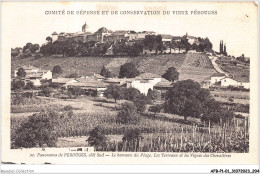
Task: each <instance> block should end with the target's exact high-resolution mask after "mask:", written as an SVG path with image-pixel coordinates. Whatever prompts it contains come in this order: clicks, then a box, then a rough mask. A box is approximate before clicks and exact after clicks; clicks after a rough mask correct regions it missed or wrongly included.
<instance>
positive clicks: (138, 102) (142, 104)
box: [134, 94, 147, 113]
mask: <svg viewBox="0 0 260 174" xmlns="http://www.w3.org/2000/svg"><path fill="white" fill-rule="evenodd" d="M134 104H135V106H136V108H137V111H138V112H140V113H144V112H145V110H146V105H147V97H146V96H145V95H143V94H140V95H138V96H137V97H136V99H135V100H134Z"/></svg>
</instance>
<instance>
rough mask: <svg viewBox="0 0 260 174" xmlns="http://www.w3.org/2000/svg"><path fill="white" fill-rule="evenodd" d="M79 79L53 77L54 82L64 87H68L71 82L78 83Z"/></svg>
mask: <svg viewBox="0 0 260 174" xmlns="http://www.w3.org/2000/svg"><path fill="white" fill-rule="evenodd" d="M76 82H78V80H76V79H75V78H57V79H52V84H53V85H55V86H57V87H64V88H67V86H68V85H69V84H71V83H76Z"/></svg>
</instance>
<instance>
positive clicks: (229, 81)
mask: <svg viewBox="0 0 260 174" xmlns="http://www.w3.org/2000/svg"><path fill="white" fill-rule="evenodd" d="M221 86H225V87H228V86H238V83H237V81H235V80H233V79H231V78H224V79H222V80H221Z"/></svg>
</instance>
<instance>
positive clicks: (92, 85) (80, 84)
mask: <svg viewBox="0 0 260 174" xmlns="http://www.w3.org/2000/svg"><path fill="white" fill-rule="evenodd" d="M68 86H75V87H89V88H105V87H106V86H107V84H105V83H103V82H100V81H95V82H94V81H91V82H87V81H86V82H76V83H71V84H69V85H68Z"/></svg>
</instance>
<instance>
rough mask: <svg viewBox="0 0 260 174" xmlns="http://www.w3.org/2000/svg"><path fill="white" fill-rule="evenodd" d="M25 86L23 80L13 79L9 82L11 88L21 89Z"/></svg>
mask: <svg viewBox="0 0 260 174" xmlns="http://www.w3.org/2000/svg"><path fill="white" fill-rule="evenodd" d="M24 86H25V83H24V81H22V80H13V81H12V83H11V89H12V90H22V89H23V88H24Z"/></svg>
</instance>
